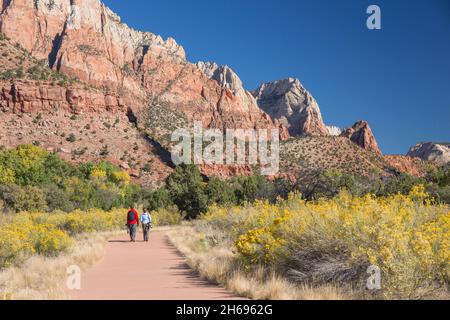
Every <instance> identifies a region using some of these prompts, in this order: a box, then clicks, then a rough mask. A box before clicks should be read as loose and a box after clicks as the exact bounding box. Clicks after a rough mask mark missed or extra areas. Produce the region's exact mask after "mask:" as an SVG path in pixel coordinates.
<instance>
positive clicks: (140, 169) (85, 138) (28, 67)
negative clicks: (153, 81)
mask: <svg viewBox="0 0 450 320" xmlns="http://www.w3.org/2000/svg"><path fill="white" fill-rule="evenodd" d="M0 66H1V67H0V145H1V146H6V147H16V146H17V145H20V144H35V145H39V146H41V147H43V148H44V149H47V150H48V151H51V152H56V153H58V154H59V155H60V156H61V157H63V158H65V159H67V160H71V161H74V162H86V161H100V160H109V161H111V162H113V163H115V164H117V165H119V166H121V167H122V168H123V169H125V170H127V171H128V172H129V173H130V174H131V175H132V176H133V177H134V178H135V179H137V180H139V181H141V182H142V183H143V184H146V185H151V184H155V183H156V182H157V181H161V180H162V179H164V178H165V177H166V176H167V175H168V174H169V173H170V168H169V167H167V165H166V164H165V163H164V161H162V160H161V159H160V156H159V154H158V150H156V149H155V148H154V147H153V146H151V145H149V144H148V142H147V140H146V139H145V137H144V136H143V135H142V134H141V132H139V130H138V129H137V128H136V126H135V125H134V123H132V122H130V119H129V117H128V116H127V109H126V107H125V105H124V104H123V102H122V100H121V98H120V97H119V96H118V95H117V94H116V93H114V92H111V91H103V90H100V89H96V88H93V87H92V86H89V85H87V84H85V83H82V82H80V81H76V80H73V79H69V78H68V77H67V76H65V75H63V74H61V73H58V72H55V71H53V70H51V69H50V68H48V67H47V66H46V61H45V60H44V61H43V60H37V59H35V58H33V57H32V56H31V55H30V54H29V53H28V52H27V51H26V50H25V49H23V48H21V47H20V46H19V45H13V44H12V43H11V42H10V41H9V40H8V39H6V38H5V37H2V38H1V39H0ZM149 165H150V166H149Z"/></svg>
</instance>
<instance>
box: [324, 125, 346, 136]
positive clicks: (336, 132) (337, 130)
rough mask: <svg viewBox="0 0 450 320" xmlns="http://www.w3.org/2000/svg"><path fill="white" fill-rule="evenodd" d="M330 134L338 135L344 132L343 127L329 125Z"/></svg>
mask: <svg viewBox="0 0 450 320" xmlns="http://www.w3.org/2000/svg"><path fill="white" fill-rule="evenodd" d="M327 130H328V134H329V135H330V136H333V137H338V136H340V135H341V134H342V129H341V128H339V127H336V126H327Z"/></svg>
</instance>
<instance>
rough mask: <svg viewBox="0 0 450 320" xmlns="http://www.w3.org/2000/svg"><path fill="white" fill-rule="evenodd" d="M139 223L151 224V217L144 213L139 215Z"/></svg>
mask: <svg viewBox="0 0 450 320" xmlns="http://www.w3.org/2000/svg"><path fill="white" fill-rule="evenodd" d="M141 222H142V224H149V223H152V217H151V216H150V214H149V213H148V212H144V213H143V214H142V215H141Z"/></svg>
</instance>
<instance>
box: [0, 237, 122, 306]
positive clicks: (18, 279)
mask: <svg viewBox="0 0 450 320" xmlns="http://www.w3.org/2000/svg"><path fill="white" fill-rule="evenodd" d="M115 234H117V232H108V233H98V234H89V235H82V236H79V237H77V238H76V244H75V245H74V246H73V248H72V250H71V251H70V252H69V253H67V254H65V255H61V256H59V257H56V258H45V257H42V256H34V257H32V258H30V259H28V260H27V261H26V262H24V263H23V264H21V265H20V266H15V267H11V268H8V269H6V270H4V271H2V272H0V299H1V298H2V296H4V297H7V298H13V299H14V300H65V299H69V296H68V294H67V292H66V290H65V288H64V284H65V279H66V277H67V274H66V270H67V268H68V267H69V266H71V265H77V266H79V267H80V268H81V269H87V268H89V267H91V266H93V265H94V264H95V263H96V262H98V261H99V260H101V259H102V257H103V254H104V248H105V244H106V242H107V240H108V238H110V237H111V236H113V235H115Z"/></svg>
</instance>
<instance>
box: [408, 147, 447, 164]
mask: <svg viewBox="0 0 450 320" xmlns="http://www.w3.org/2000/svg"><path fill="white" fill-rule="evenodd" d="M408 156H410V157H415V158H420V159H422V160H427V161H433V162H436V163H437V164H446V163H449V162H450V143H432V142H427V143H419V144H417V145H416V146H414V147H412V148H411V149H410V150H409V152H408Z"/></svg>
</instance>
